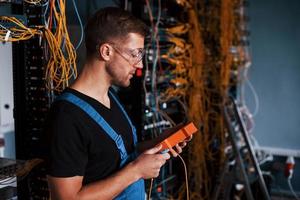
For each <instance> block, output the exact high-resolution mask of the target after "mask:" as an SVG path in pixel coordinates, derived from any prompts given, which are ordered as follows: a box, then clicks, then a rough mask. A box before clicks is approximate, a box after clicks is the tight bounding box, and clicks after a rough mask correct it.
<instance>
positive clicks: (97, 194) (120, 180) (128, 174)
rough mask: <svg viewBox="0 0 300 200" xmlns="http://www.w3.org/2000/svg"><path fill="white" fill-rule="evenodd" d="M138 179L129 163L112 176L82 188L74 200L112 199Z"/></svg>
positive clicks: (133, 167)
mask: <svg viewBox="0 0 300 200" xmlns="http://www.w3.org/2000/svg"><path fill="white" fill-rule="evenodd" d="M139 178H140V176H139V175H138V173H136V170H135V166H134V165H133V164H132V163H129V164H128V165H127V166H126V167H124V168H123V169H121V170H120V171H118V172H117V173H115V174H113V175H112V176H110V177H108V178H106V179H104V180H101V181H97V182H94V183H91V184H88V185H86V186H83V187H82V188H81V190H80V191H79V192H78V193H77V198H76V199H80V200H88V199H101V200H106V199H113V198H115V197H116V196H117V195H118V194H120V193H121V192H122V191H123V190H124V189H126V188H127V187H128V186H129V185H130V184H132V183H134V182H136V181H137V180H139Z"/></svg>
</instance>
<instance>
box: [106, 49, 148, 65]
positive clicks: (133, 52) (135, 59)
mask: <svg viewBox="0 0 300 200" xmlns="http://www.w3.org/2000/svg"><path fill="white" fill-rule="evenodd" d="M111 46H112V48H113V49H114V50H115V51H116V52H117V53H118V54H119V55H120V56H122V58H124V59H125V60H126V61H127V62H128V63H129V64H131V65H137V64H138V63H140V62H141V61H142V59H143V56H144V55H145V49H143V48H137V49H122V50H121V49H119V48H118V47H117V46H116V45H115V44H112V45H111ZM123 53H125V54H126V55H127V56H129V58H128V57H126V56H124V55H123Z"/></svg>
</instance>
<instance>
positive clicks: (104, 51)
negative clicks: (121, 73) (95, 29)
mask: <svg viewBox="0 0 300 200" xmlns="http://www.w3.org/2000/svg"><path fill="white" fill-rule="evenodd" d="M98 51H99V55H100V57H101V58H103V60H105V61H109V60H110V57H111V53H112V50H111V46H110V45H109V44H107V43H104V44H102V45H101V46H100V47H99V50H98Z"/></svg>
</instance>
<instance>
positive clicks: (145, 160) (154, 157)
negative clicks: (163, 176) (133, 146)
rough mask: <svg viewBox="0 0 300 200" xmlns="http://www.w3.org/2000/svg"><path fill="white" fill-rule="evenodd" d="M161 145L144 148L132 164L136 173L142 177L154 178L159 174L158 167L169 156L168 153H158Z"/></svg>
mask: <svg viewBox="0 0 300 200" xmlns="http://www.w3.org/2000/svg"><path fill="white" fill-rule="evenodd" d="M161 147H162V145H159V146H156V147H154V148H151V149H148V150H146V151H145V152H144V153H142V154H141V155H140V156H139V157H138V158H137V159H136V160H135V161H133V162H132V164H133V165H134V166H135V167H136V171H137V173H138V175H139V176H140V177H141V178H143V179H148V178H154V177H157V176H158V175H159V171H160V168H161V167H162V166H163V165H164V164H165V163H166V161H167V160H168V159H169V158H170V155H169V154H168V153H164V154H161V153H159V151H160V149H161Z"/></svg>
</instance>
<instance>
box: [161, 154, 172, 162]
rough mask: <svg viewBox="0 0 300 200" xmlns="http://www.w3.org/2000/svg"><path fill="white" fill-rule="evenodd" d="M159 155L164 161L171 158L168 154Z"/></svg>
mask: <svg viewBox="0 0 300 200" xmlns="http://www.w3.org/2000/svg"><path fill="white" fill-rule="evenodd" d="M161 155H162V156H163V159H164V160H168V159H170V158H171V156H170V154H168V153H164V154H161Z"/></svg>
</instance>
